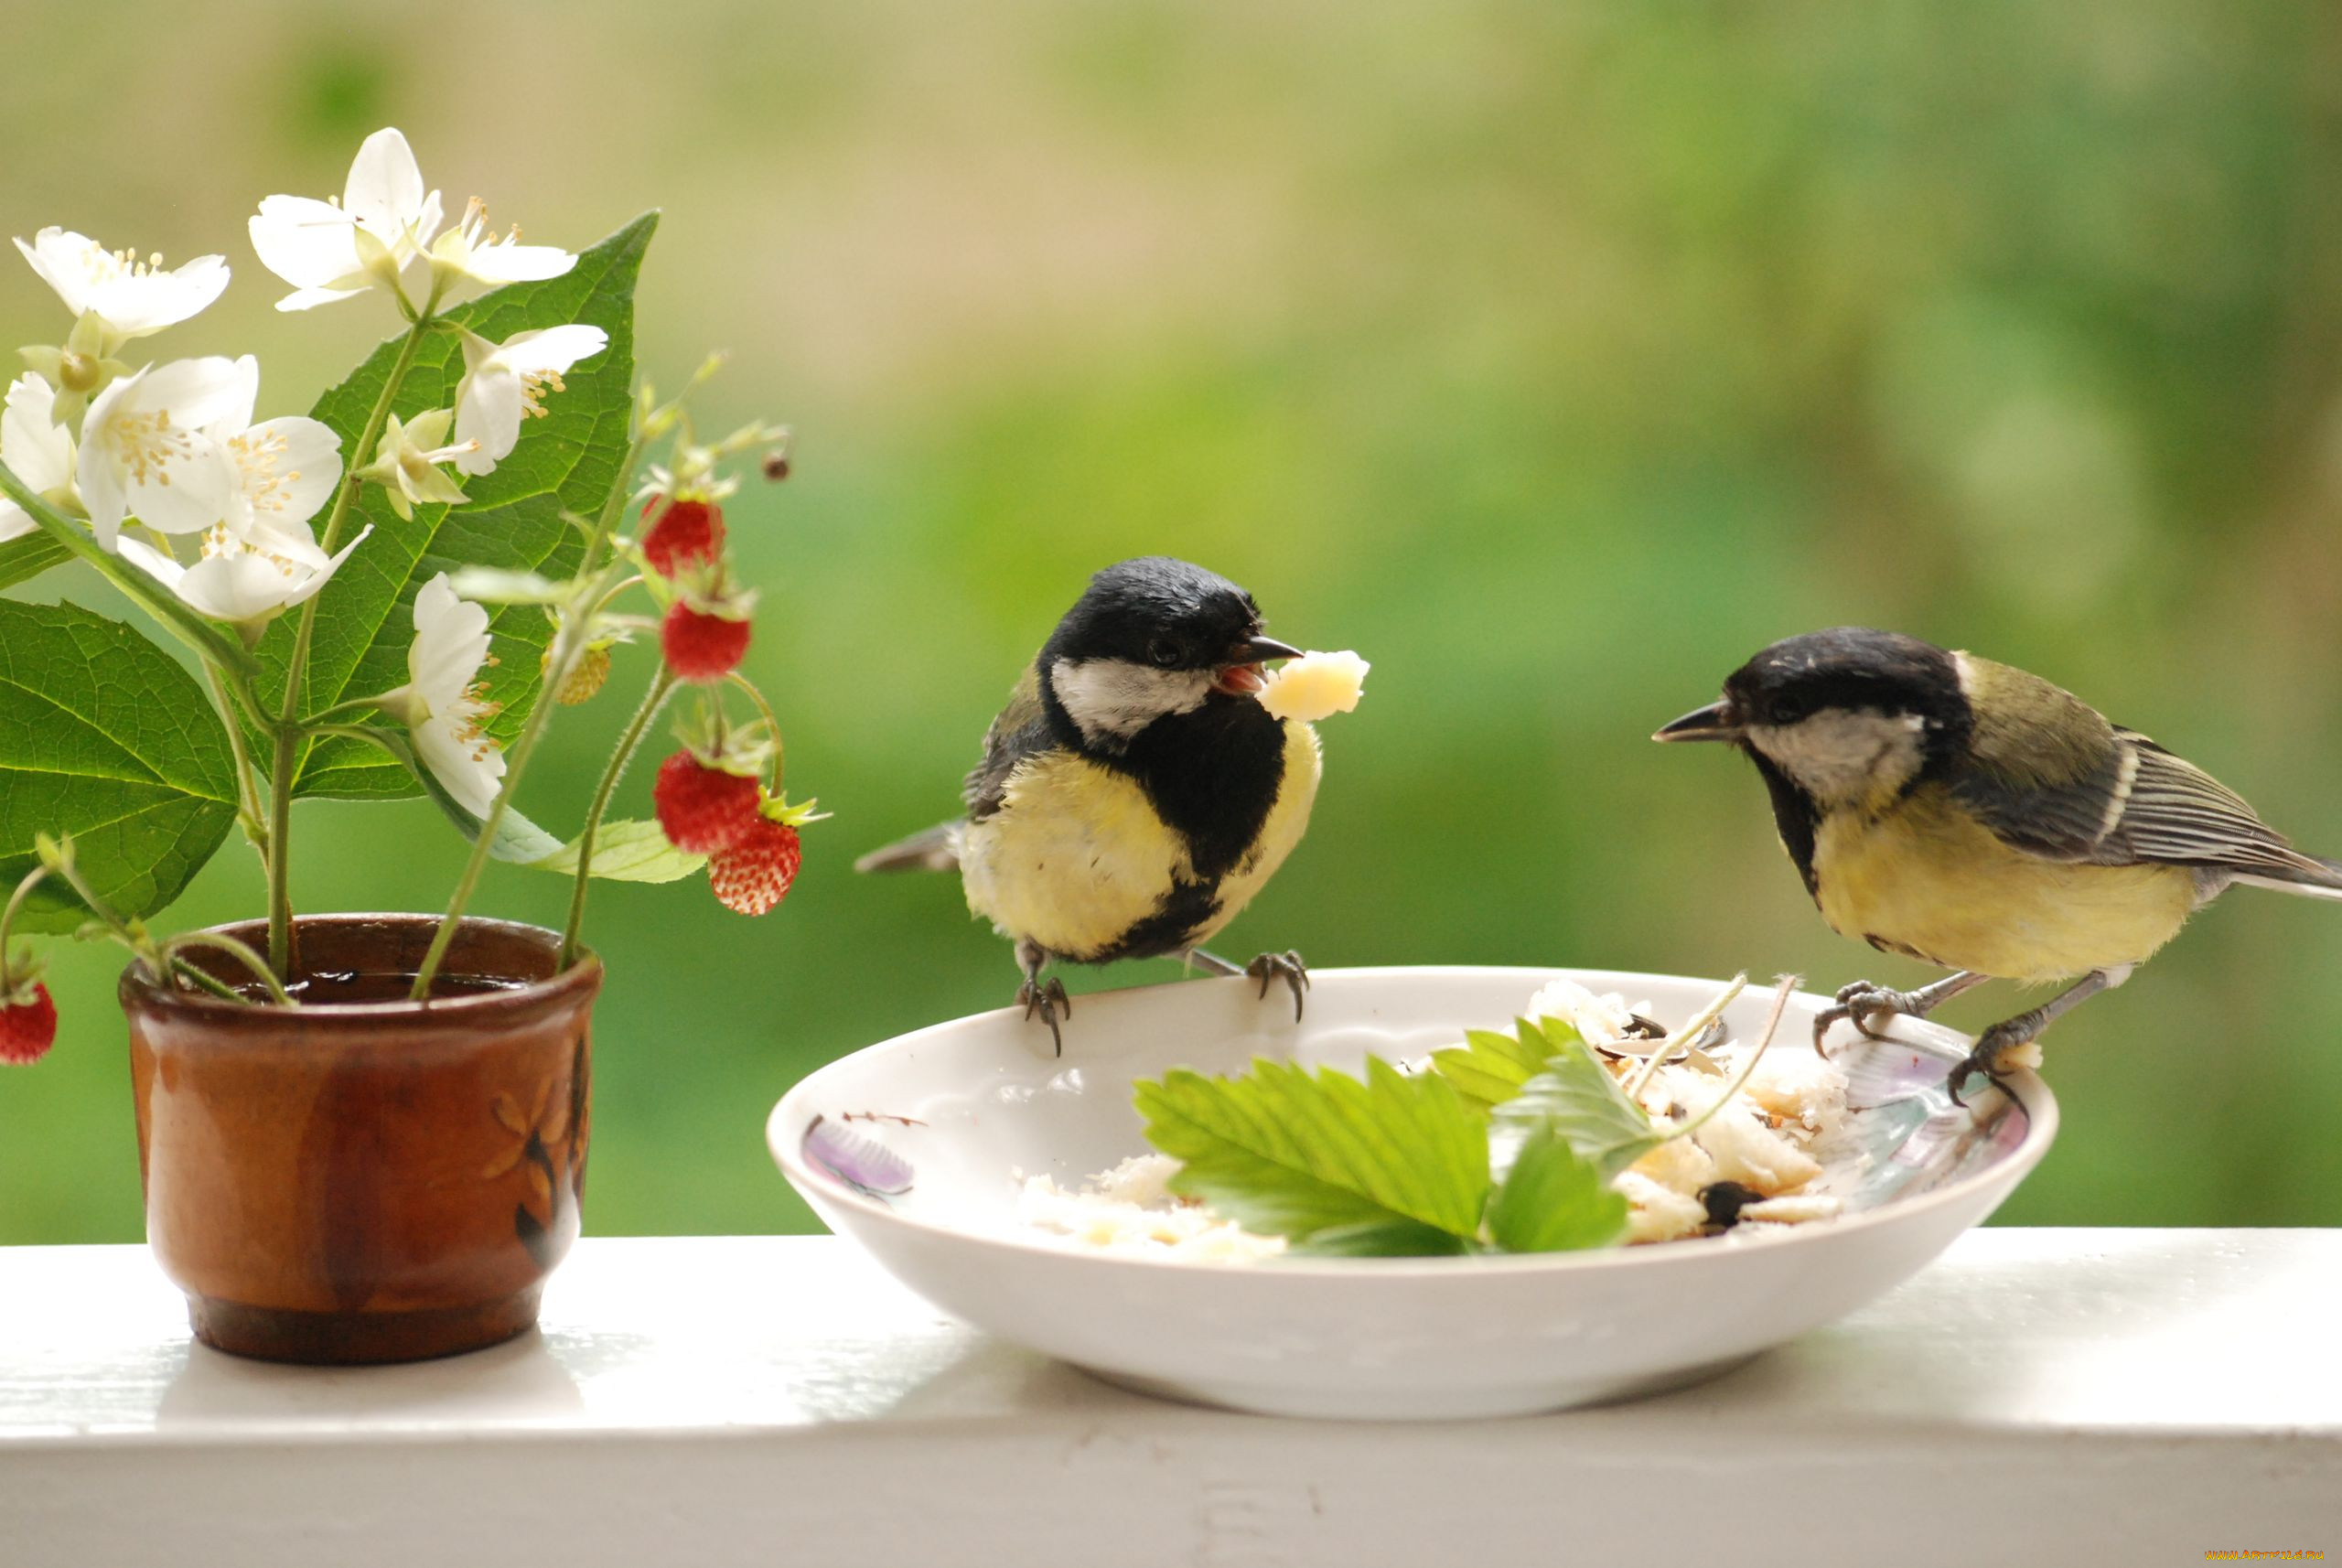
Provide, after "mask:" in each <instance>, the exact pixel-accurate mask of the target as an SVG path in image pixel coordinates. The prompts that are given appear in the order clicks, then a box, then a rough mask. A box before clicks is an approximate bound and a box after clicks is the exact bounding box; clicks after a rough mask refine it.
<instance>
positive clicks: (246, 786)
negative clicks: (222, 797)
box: [203, 663, 268, 875]
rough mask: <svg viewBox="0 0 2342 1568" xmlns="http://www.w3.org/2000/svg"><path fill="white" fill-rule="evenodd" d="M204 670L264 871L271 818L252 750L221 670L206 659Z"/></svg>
mask: <svg viewBox="0 0 2342 1568" xmlns="http://www.w3.org/2000/svg"><path fill="white" fill-rule="evenodd" d="M203 672H204V674H206V675H208V676H209V677H210V679H211V695H212V697H213V698H214V700H216V701H217V702H218V703H219V704H220V723H221V724H224V725H227V726H228V749H229V750H230V751H231V752H232V753H233V754H234V755H235V758H236V810H237V814H238V815H239V816H241V817H242V818H243V827H244V839H245V842H247V843H250V844H251V845H252V853H253V854H257V855H259V856H260V868H261V872H262V874H263V875H266V874H267V871H268V820H267V819H266V818H264V817H263V816H262V815H261V804H260V784H259V781H258V780H257V779H255V778H254V777H253V774H252V753H251V752H250V751H248V750H246V749H245V746H244V726H243V722H242V719H241V718H240V717H238V715H237V713H236V709H235V706H234V704H233V703H231V700H230V699H229V696H228V688H227V687H226V686H225V685H224V684H223V683H222V682H220V671H217V670H215V669H213V668H212V667H211V666H210V665H209V664H208V663H207V664H205V665H204V667H203Z"/></svg>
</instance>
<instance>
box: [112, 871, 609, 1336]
mask: <svg viewBox="0 0 2342 1568" xmlns="http://www.w3.org/2000/svg"><path fill="white" fill-rule="evenodd" d="M436 924H437V917H435V916H426V915H328V916H317V917H312V918H307V919H304V920H301V921H299V922H298V923H297V925H296V927H295V954H296V962H295V983H296V984H297V985H298V987H299V989H298V990H297V991H296V992H295V994H296V995H297V996H299V997H300V999H301V1001H302V1003H303V1004H302V1005H301V1006H300V1007H297V1008H284V1007H274V1006H243V1005H240V1004H236V1003H232V1002H227V1001H224V1000H221V999H220V998H217V997H212V996H207V995H204V994H202V993H198V992H194V991H191V990H183V989H175V988H167V987H165V986H163V985H161V984H158V983H156V982H155V981H154V980H152V979H151V978H149V977H148V976H147V975H145V973H144V972H143V971H142V970H141V969H140V968H139V967H137V966H135V965H134V966H133V967H132V968H131V969H130V970H129V971H128V972H125V973H124V976H123V980H122V1004H123V1010H124V1012H125V1013H126V1014H127V1015H129V1020H130V1065H131V1085H132V1090H133V1091H134V1094H135V1095H136V1098H137V1104H138V1155H139V1165H140V1169H141V1172H142V1175H143V1176H144V1179H145V1196H146V1240H147V1242H148V1244H149V1245H150V1246H152V1247H153V1249H154V1251H155V1256H156V1261H157V1262H160V1263H161V1264H162V1267H163V1272H164V1273H167V1274H168V1275H169V1276H170V1278H171V1280H172V1282H173V1283H176V1284H177V1285H178V1287H179V1288H180V1289H181V1290H184V1291H185V1292H187V1297H188V1321H189V1322H190V1323H191V1324H192V1325H193V1326H194V1329H195V1335H196V1337H197V1338H199V1339H200V1340H202V1341H203V1342H204V1343H205V1344H207V1345H212V1346H216V1347H217V1348H220V1349H222V1350H228V1351H232V1352H234V1353H235V1354H237V1355H240V1356H257V1357H262V1358H264V1359H269V1360H274V1361H306V1362H353V1361H414V1360H422V1359H425V1358H427V1357H432V1356H446V1355H452V1354H454V1353H456V1352H457V1351H460V1350H475V1349H478V1348H480V1347H482V1346H486V1345H493V1344H496V1343H497V1342H499V1341H500V1340H504V1339H509V1338H510V1337H512V1336H514V1335H516V1334H520V1333H522V1332H524V1331H526V1330H527V1329H528V1328H529V1327H530V1326H532V1325H533V1324H534V1323H535V1322H536V1320H537V1297H538V1294H539V1292H540V1291H541V1290H542V1289H543V1284H544V1278H545V1275H546V1274H548V1273H552V1271H553V1265H554V1264H556V1263H558V1262H560V1261H561V1259H562V1255H563V1254H564V1253H565V1252H566V1251H568V1250H569V1244H570V1242H572V1241H573V1240H575V1239H576V1236H577V1204H578V1197H579V1196H580V1194H581V1192H582V1190H583V1187H584V1185H585V1140H586V1131H587V1128H586V1121H587V1118H586V1101H587V1088H588V1083H589V1067H588V1062H589V1051H588V1045H589V1041H590V1037H591V1032H590V1019H591V1014H592V1010H593V1005H594V997H595V994H596V993H597V992H598V991H600V989H601V985H602V966H601V962H600V961H599V960H597V959H596V958H594V957H592V956H591V955H588V956H587V957H586V958H585V960H584V961H581V962H579V963H576V964H575V965H573V966H572V967H571V968H570V969H568V970H567V971H566V972H562V973H558V974H556V973H555V972H554V963H555V961H556V958H557V955H558V952H559V950H560V946H561V939H560V936H559V935H558V934H557V933H555V932H553V931H548V930H543V929H538V928H537V927H534V926H523V925H517V924H513V923H511V922H510V921H503V920H466V921H465V922H464V924H463V926H462V928H461V929H460V930H459V931H458V933H457V937H456V940H455V941H454V942H453V943H452V944H451V945H450V947H449V949H448V952H447V958H446V963H445V965H444V969H443V980H442V982H441V983H440V984H439V986H438V987H437V988H436V989H437V991H438V994H435V996H434V997H433V998H432V1000H431V1001H429V1002H424V1003H414V1002H409V1001H407V1000H406V999H405V998H406V992H407V987H408V986H409V985H410V984H411V983H413V979H414V973H415V972H416V971H417V970H418V969H419V968H420V967H421V965H422V961H423V955H424V950H425V949H426V948H427V947H428V946H429V945H430V941H431V936H432V931H433V929H434V928H435V926H436ZM220 929H222V930H224V931H226V932H227V933H228V934H230V935H231V936H235V937H240V938H242V940H244V941H246V942H248V943H250V944H252V945H253V946H255V947H264V946H265V945H266V943H267V940H268V932H267V929H266V927H265V925H264V924H263V923H261V922H257V921H254V922H247V923H245V924H242V925H235V926H226V927H222V928H220ZM188 957H189V958H190V959H192V960H195V961H204V962H206V963H207V965H208V967H209V968H210V970H211V972H213V973H214V974H216V975H218V976H219V977H220V979H222V980H224V981H227V982H228V983H231V984H236V983H242V982H247V981H248V980H249V978H250V977H249V976H248V975H246V974H244V973H243V972H242V971H241V970H239V969H238V968H237V967H236V966H235V965H234V963H233V961H231V960H228V959H226V958H225V957H221V958H219V959H216V960H214V959H209V957H208V955H205V954H203V953H202V952H201V950H195V951H192V952H190V953H189V954H188Z"/></svg>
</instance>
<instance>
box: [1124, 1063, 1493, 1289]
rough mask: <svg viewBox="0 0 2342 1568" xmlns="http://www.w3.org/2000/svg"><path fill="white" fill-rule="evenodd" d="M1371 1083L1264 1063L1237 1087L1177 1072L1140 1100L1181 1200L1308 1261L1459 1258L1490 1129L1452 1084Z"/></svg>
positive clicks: (1373, 1076)
mask: <svg viewBox="0 0 2342 1568" xmlns="http://www.w3.org/2000/svg"><path fill="white" fill-rule="evenodd" d="M1366 1069H1367V1075H1366V1079H1365V1080H1364V1081H1363V1082H1361V1081H1360V1080H1359V1079H1355V1078H1351V1077H1349V1076H1348V1075H1347V1074H1344V1073H1339V1072H1336V1071H1334V1070H1333V1069H1324V1070H1321V1071H1319V1072H1317V1073H1316V1074H1315V1075H1313V1074H1311V1073H1310V1072H1309V1071H1308V1069H1305V1068H1302V1067H1299V1066H1296V1065H1295V1064H1292V1063H1286V1062H1274V1061H1270V1060H1268V1059H1266V1058H1259V1059H1256V1060H1254V1062H1253V1063H1252V1070H1251V1071H1250V1072H1248V1073H1246V1074H1244V1075H1243V1076H1241V1077H1238V1078H1207V1077H1204V1076H1203V1075H1202V1074H1199V1073H1194V1072H1188V1071H1185V1070H1176V1071H1173V1072H1169V1073H1166V1074H1165V1075H1164V1077H1163V1079H1162V1080H1161V1081H1160V1082H1156V1081H1152V1080H1146V1081H1142V1082H1140V1083H1139V1084H1137V1085H1136V1086H1135V1094H1136V1101H1137V1104H1138V1110H1139V1113H1140V1115H1142V1116H1143V1117H1144V1118H1145V1119H1146V1123H1147V1125H1146V1136H1147V1140H1148V1142H1150V1143H1152V1144H1154V1145H1155V1147H1156V1148H1157V1149H1160V1150H1161V1151H1162V1152H1163V1153H1165V1154H1166V1155H1172V1156H1174V1157H1175V1158H1176V1159H1178V1160H1180V1161H1182V1162H1183V1164H1182V1165H1181V1168H1180V1170H1179V1172H1178V1174H1177V1175H1176V1176H1173V1177H1172V1178H1171V1187H1172V1190H1174V1191H1175V1192H1179V1193H1183V1194H1186V1195H1187V1196H1188V1197H1198V1198H1201V1199H1203V1200H1204V1201H1205V1202H1206V1203H1209V1205H1210V1206H1211V1207H1212V1208H1214V1209H1216V1210H1217V1211H1219V1213H1221V1214H1223V1215H1225V1216H1227V1217H1228V1218H1229V1219H1233V1220H1235V1221H1236V1222H1237V1223H1238V1224H1240V1225H1241V1226H1243V1227H1244V1228H1245V1229H1247V1230H1252V1231H1255V1232H1258V1233H1260V1234H1262V1235H1274V1236H1283V1237H1284V1238H1286V1239H1287V1240H1289V1241H1292V1242H1294V1243H1295V1244H1296V1245H1298V1246H1301V1247H1304V1248H1307V1247H1310V1246H1312V1245H1313V1244H1315V1243H1316V1240H1317V1239H1318V1238H1320V1237H1324V1238H1326V1240H1327V1244H1328V1245H1333V1246H1338V1247H1342V1248H1344V1249H1347V1250H1350V1251H1356V1250H1357V1249H1358V1248H1359V1247H1360V1246H1362V1245H1373V1246H1378V1247H1381V1248H1383V1249H1385V1250H1388V1249H1390V1248H1391V1247H1393V1246H1401V1247H1404V1248H1405V1250H1406V1251H1413V1252H1420V1251H1425V1250H1427V1249H1428V1248H1430V1245H1431V1242H1430V1239H1429V1238H1426V1237H1424V1236H1423V1231H1424V1230H1430V1231H1433V1232H1436V1233H1438V1234H1439V1235H1441V1236H1442V1237H1444V1238H1445V1240H1444V1241H1443V1242H1442V1243H1441V1244H1440V1245H1439V1247H1438V1248H1437V1249H1436V1250H1439V1251H1456V1250H1458V1249H1459V1248H1460V1247H1461V1246H1462V1244H1463V1242H1464V1240H1466V1239H1468V1238H1471V1237H1473V1236H1475V1235H1477V1231H1478V1228H1479V1221H1480V1212H1481V1209H1482V1208H1483V1207H1484V1206H1485V1203H1486V1200H1487V1196H1488V1141H1487V1138H1486V1136H1485V1133H1484V1131H1483V1128H1482V1125H1481V1122H1480V1121H1479V1119H1478V1118H1477V1116H1475V1115H1474V1114H1473V1113H1472V1112H1471V1111H1470V1110H1469V1109H1468V1108H1467V1107H1466V1105H1465V1103H1464V1101H1463V1098H1462V1096H1460V1095H1458V1094H1457V1093H1456V1090H1455V1087H1454V1086H1453V1085H1451V1084H1450V1083H1448V1081H1447V1080H1446V1079H1443V1078H1440V1077H1437V1076H1435V1075H1432V1074H1422V1075H1418V1076H1415V1077H1412V1078H1411V1077H1407V1076H1405V1075H1403V1074H1402V1073H1400V1072H1398V1071H1397V1070H1396V1069H1393V1068H1391V1066H1390V1065H1389V1064H1388V1063H1385V1062H1381V1061H1379V1060H1375V1059H1373V1058H1369V1059H1368V1061H1367V1064H1366Z"/></svg>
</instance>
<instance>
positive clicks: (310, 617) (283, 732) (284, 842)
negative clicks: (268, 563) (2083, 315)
mask: <svg viewBox="0 0 2342 1568" xmlns="http://www.w3.org/2000/svg"><path fill="white" fill-rule="evenodd" d="M431 320H432V317H431V313H430V312H429V311H428V310H425V311H424V312H423V313H422V314H421V315H419V316H417V317H415V320H414V326H413V327H411V328H408V329H407V334H406V338H405V339H404V340H403V341H402V342H401V343H400V345H399V357H398V360H397V361H396V362H395V363H394V364H392V366H391V373H390V376H389V378H388V379H387V380H385V381H383V382H382V391H381V395H380V396H378V397H376V398H375V399H374V408H373V412H372V413H369V414H368V415H367V416H366V428H365V429H364V430H363V431H362V432H360V435H359V437H358V445H357V447H356V449H355V450H353V451H351V452H349V453H348V454H346V455H345V456H344V459H343V462H342V474H341V486H340V488H339V489H337V490H336V491H335V492H334V498H333V510H332V511H331V512H330V513H329V514H328V516H327V518H326V531H325V539H324V542H323V545H324V549H325V552H326V553H327V554H328V555H330V554H332V553H333V552H334V549H335V547H336V546H337V545H338V544H339V543H340V542H341V530H342V524H343V523H344V522H345V521H348V519H349V507H350V503H351V502H352V501H354V500H355V499H357V497H358V491H359V489H360V487H361V486H363V484H364V483H365V481H364V480H362V479H360V478H359V477H358V470H359V469H360V467H363V466H364V465H365V464H366V463H368V462H370V461H371V457H372V453H373V450H374V447H375V445H376V444H377V443H379V442H380V441H381V438H382V426H383V425H384V424H387V423H389V420H390V416H391V404H392V400H393V399H395V398H396V397H397V396H398V394H399V388H400V386H401V385H402V384H403V383H404V381H406V373H407V371H410V370H412V369H413V368H414V356H415V351H416V350H417V349H420V348H422V346H423V338H424V333H426V332H428V331H429V330H430V329H431ZM316 634H317V596H315V595H312V596H310V599H309V602H308V603H306V604H305V605H303V606H302V607H301V626H300V629H299V630H298V631H297V632H296V633H295V635H294V639H293V656H292V658H291V659H289V660H286V661H285V700H284V702H283V703H280V704H279V705H278V707H277V711H276V726H275V727H276V758H275V765H274V767H272V768H270V769H269V773H268V781H269V811H268V856H267V859H268V962H269V967H270V968H271V969H272V970H274V972H276V974H277V975H278V976H279V977H280V978H284V977H288V976H290V975H291V973H292V972H293V969H292V966H293V877H292V865H291V862H292V854H291V849H292V844H291V842H290V841H291V838H292V832H293V769H294V767H295V764H296V763H297V762H298V761H299V756H298V753H299V751H300V747H301V738H302V726H301V724H300V714H301V682H302V678H303V677H304V676H305V675H306V674H307V673H308V669H309V644H310V641H311V639H313V638H314V637H315V636H316Z"/></svg>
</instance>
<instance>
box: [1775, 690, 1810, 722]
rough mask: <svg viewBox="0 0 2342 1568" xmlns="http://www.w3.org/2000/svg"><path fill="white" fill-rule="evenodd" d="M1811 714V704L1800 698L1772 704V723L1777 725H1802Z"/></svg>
mask: <svg viewBox="0 0 2342 1568" xmlns="http://www.w3.org/2000/svg"><path fill="white" fill-rule="evenodd" d="M1812 712H1813V704H1812V703H1809V702H1807V701H1806V700H1805V699H1804V698H1802V697H1789V698H1785V699H1783V700H1782V701H1780V702H1778V703H1774V704H1773V722H1774V723H1775V724H1777V725H1793V724H1799V723H1802V722H1803V721H1804V720H1805V719H1806V718H1807V717H1808V716H1810V714H1812Z"/></svg>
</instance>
